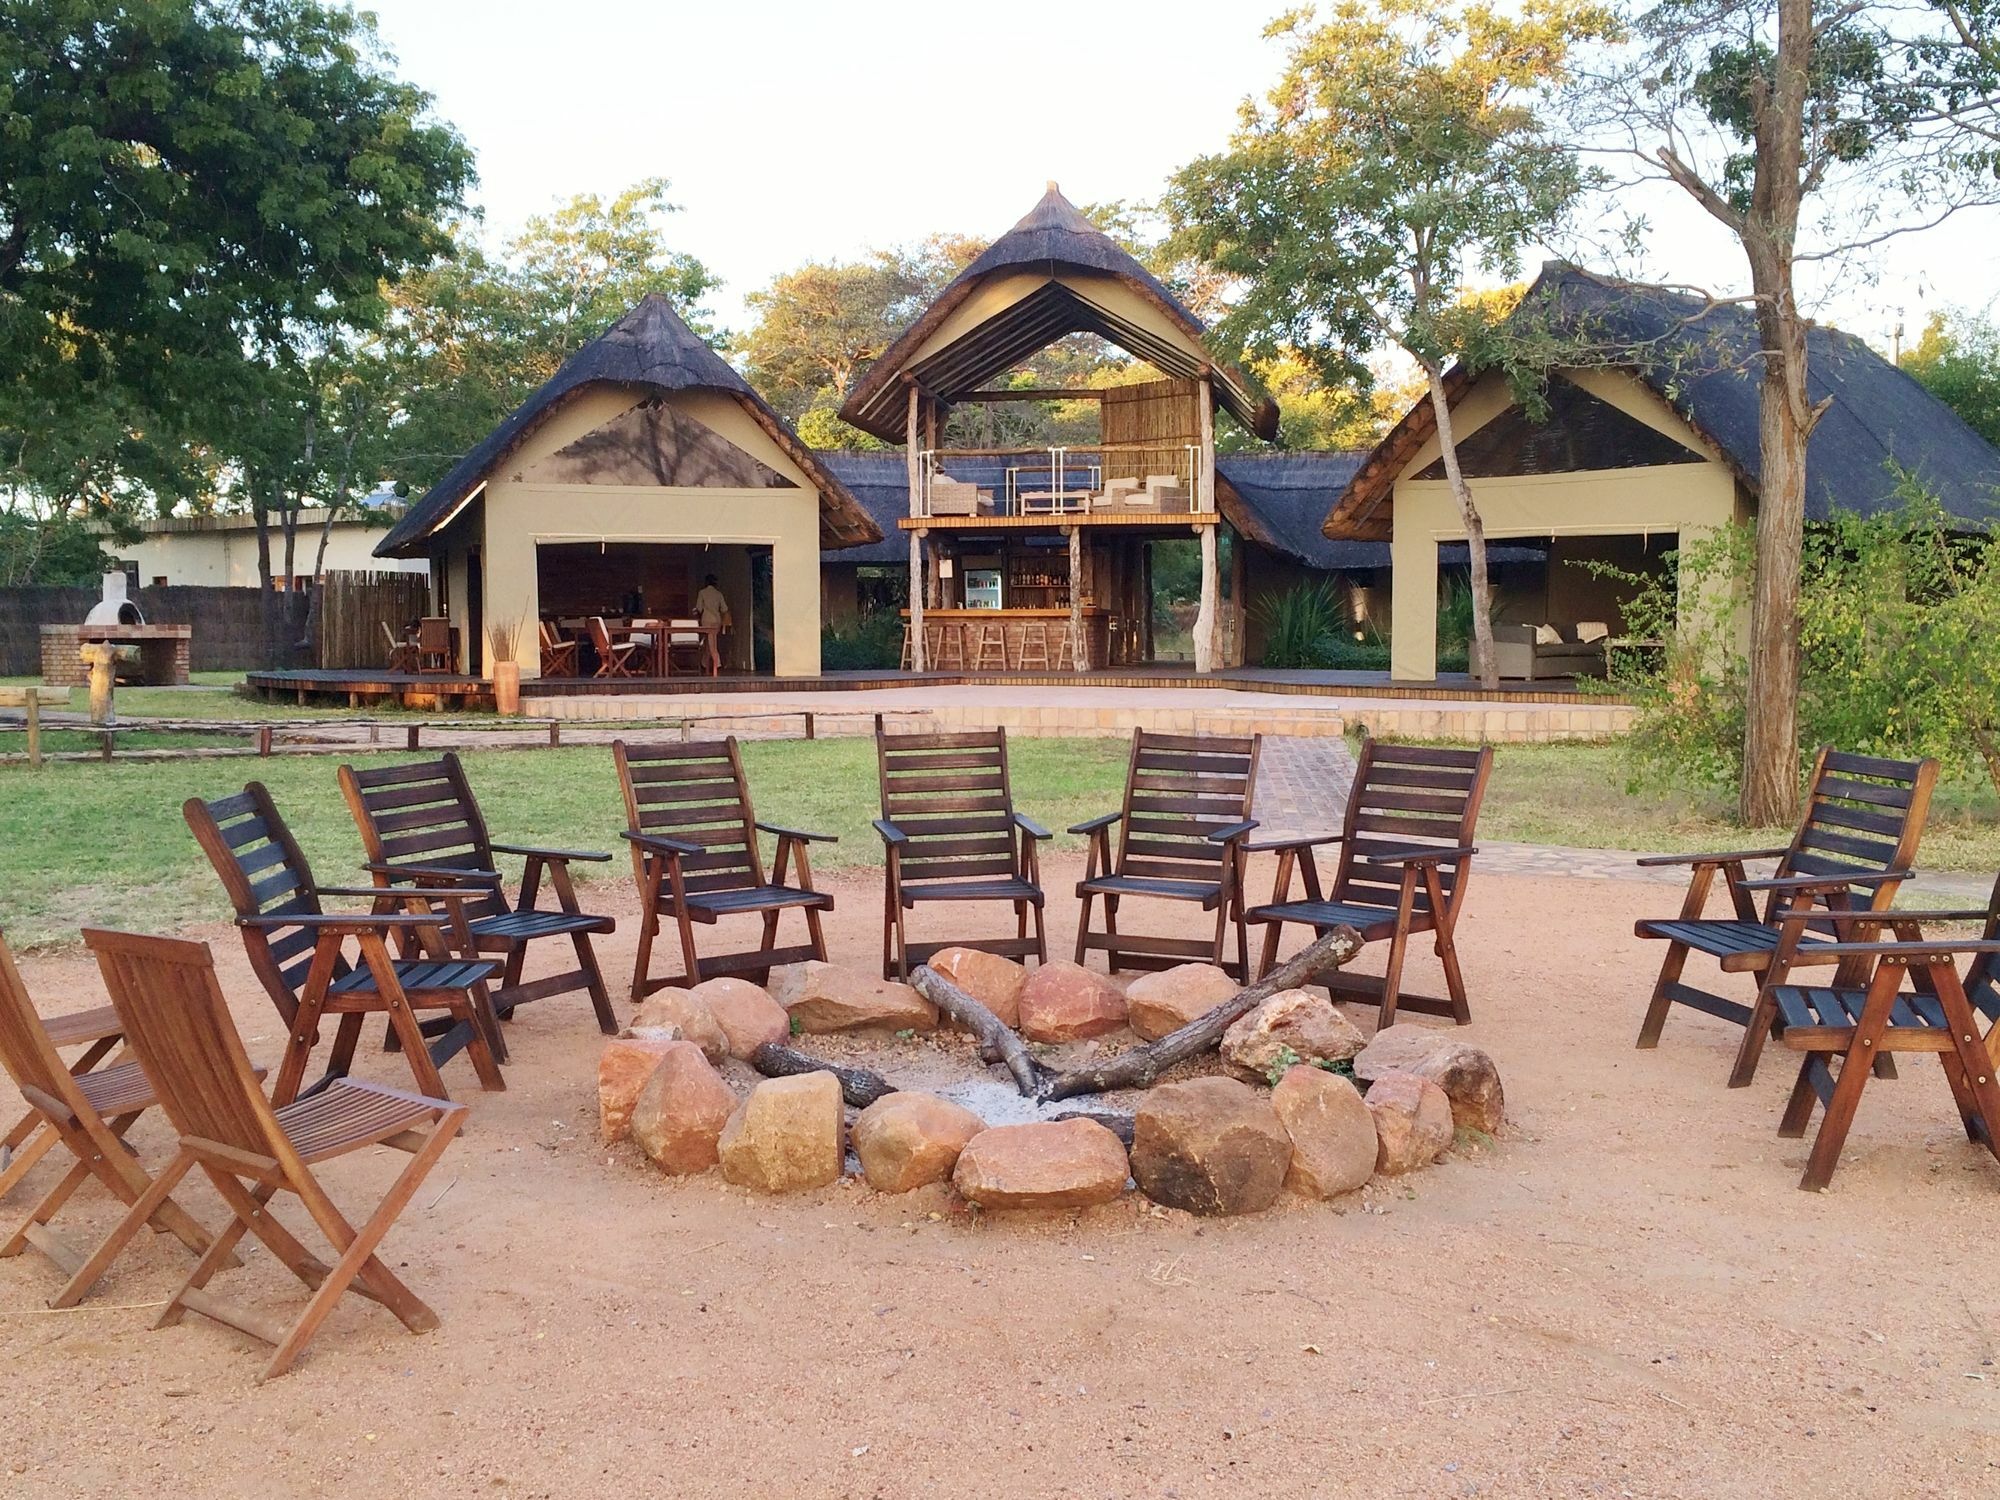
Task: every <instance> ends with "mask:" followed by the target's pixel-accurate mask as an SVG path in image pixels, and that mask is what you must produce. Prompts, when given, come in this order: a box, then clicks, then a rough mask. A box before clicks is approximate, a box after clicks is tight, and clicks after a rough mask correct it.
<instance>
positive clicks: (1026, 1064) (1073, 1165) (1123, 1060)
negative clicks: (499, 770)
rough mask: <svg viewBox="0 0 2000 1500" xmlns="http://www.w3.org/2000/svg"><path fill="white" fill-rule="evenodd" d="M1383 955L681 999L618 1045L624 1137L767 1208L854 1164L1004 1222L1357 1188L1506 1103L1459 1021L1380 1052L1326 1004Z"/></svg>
mask: <svg viewBox="0 0 2000 1500" xmlns="http://www.w3.org/2000/svg"><path fill="white" fill-rule="evenodd" d="M1358 946H1359V944H1358V940H1357V939H1356V938H1355V936H1354V934H1353V933H1351V932H1349V931H1348V930H1346V929H1341V930H1339V931H1338V932H1336V933H1333V934H1329V935H1328V936H1326V937H1324V938H1322V939H1320V940H1319V942H1317V943H1316V944H1314V945H1313V946H1312V948H1310V949H1308V950H1307V951H1306V952H1304V953H1301V954H1299V955H1297V956H1295V957H1294V958H1293V959H1291V960H1288V961H1287V962H1286V963H1284V964H1281V965H1279V966H1278V967H1277V969H1276V970H1275V971H1274V972H1273V973H1272V974H1271V975H1270V976H1267V978H1266V979H1265V980H1263V981H1260V982H1259V983H1258V984H1255V985H1250V986H1247V987H1246V986H1239V985H1237V984H1236V983H1234V982H1233V981H1231V980H1230V979H1229V978H1228V976H1227V975H1225V974H1223V972H1222V971H1221V970H1219V969H1213V968H1210V967H1209V966H1207V965H1201V964H1189V965H1184V966H1182V967H1181V968H1180V969H1176V970H1172V971H1169V972H1167V973H1164V974H1157V975H1149V976H1144V977H1143V978H1142V979H1139V980H1135V981H1133V982H1132V983H1131V984H1130V985H1129V986H1128V988H1127V990H1126V991H1121V990H1120V988H1119V987H1118V986H1117V985H1116V984H1115V983H1113V982H1112V981H1110V980H1108V979H1107V978H1106V977H1105V976H1103V975H1101V974H1096V973H1093V972H1090V971H1088V970H1085V969H1083V968H1081V967H1079V966H1077V965H1075V964H1065V963H1051V964H1045V965H1043V966H1042V967H1040V968H1039V969H1037V970H1035V971H1033V972H1032V973H1028V972H1027V971H1024V970H1023V969H1022V968H1021V967H1020V966H1019V965H1017V964H1015V963H1013V962H1012V961H1011V960H1007V959H1000V958H994V957H991V956H989V955H983V954H978V953H974V952H970V951H968V950H963V949H955V950H947V951H946V952H944V953H941V954H939V955H938V956H937V958H936V959H934V960H933V963H934V965H935V967H925V968H921V969H919V970H918V971H917V972H916V973H915V974H914V975H913V976H912V984H910V985H902V984H897V983H894V982H893V981H884V980H880V979H877V978H875V977H874V976H872V975H865V974H861V973H858V972H855V971H852V970H845V969H842V968H840V967H838V966H836V965H833V964H827V963H818V962H814V963H807V964H802V965H797V966H794V967H792V968H790V969H780V970H777V971H775V972H774V973H773V974H772V976H771V983H770V986H769V989H768V990H766V989H765V988H763V987H761V986H757V985H753V984H750V983H747V982H745V981H744V980H741V979H716V980H710V981H708V982H707V983H705V984H701V985H697V986H695V987H694V988H693V989H690V990H680V989H667V990H663V991H661V992H659V993H658V994H656V995H655V996H653V997H652V998H651V999H649V1000H647V1001H646V1002H645V1003H644V1004H643V1005H642V1006H641V1007H640V1010H639V1012H638V1013H637V1014H636V1015H635V1016H634V1017H633V1019H632V1024H631V1027H630V1028H629V1029H628V1030H627V1031H626V1032H625V1033H624V1034H623V1035H622V1036H621V1037H619V1038H618V1039H615V1040H613V1041H611V1042H610V1043H608V1044H607V1046H606V1048H605V1051H604V1054H603V1057H602V1060H601V1062H600V1066H599V1074H598V1102H599V1107H600V1111H601V1114H602V1121H603V1127H604V1136H605V1139H606V1140H607V1141H618V1140H624V1139H627V1138H629V1139H630V1140H631V1141H632V1142H633V1143H634V1144H635V1145H636V1146H637V1147H638V1148H639V1150H640V1151H642V1152H643V1153H644V1154H645V1156H646V1157H648V1158H650V1159H651V1161H652V1162H653V1164H654V1165H656V1166H658V1167H659V1168H660V1169H661V1170H662V1171H664V1172H666V1173H667V1174H669V1175H670V1176H675V1177H685V1176H690V1175H695V1174H700V1173H702V1172H705V1171H707V1170H708V1169H710V1168H714V1167H718V1166H719V1167H720V1170H721V1175H722V1176H723V1177H724V1178H726V1179H727V1180H729V1181H731V1182H734V1183H738V1184H740V1185H743V1186H748V1187H753V1188H756V1189H759V1190H761V1191H765V1192H788V1191H794V1190H800V1189H809V1188H815V1187H823V1186H826V1185H827V1184H829V1183H832V1182H834V1181H836V1180H838V1179H839V1178H840V1177H842V1176H843V1175H844V1174H847V1173H853V1174H854V1175H857V1176H859V1177H861V1178H863V1179H865V1180H866V1181H867V1183H868V1184H869V1185H870V1186H871V1187H873V1188H875V1189H876V1190H878V1191H882V1192H889V1193H900V1192H906V1191H911V1190H913V1189H916V1188H919V1187H936V1186H944V1187H947V1188H948V1189H949V1191H951V1192H952V1193H953V1194H954V1195H955V1197H954V1199H953V1201H957V1200H960V1199H962V1200H964V1201H965V1202H966V1203H969V1204H972V1205H976V1206H978V1207H980V1208H985V1209H1000V1208H1082V1207H1088V1206H1090V1205H1092V1204H1101V1203H1108V1202H1111V1201H1113V1200H1114V1199H1116V1198H1118V1197H1120V1196H1121V1195H1122V1194H1123V1193H1124V1192H1125V1191H1126V1185H1127V1181H1128V1179H1131V1180H1136V1182H1137V1185H1138V1187H1139V1190H1140V1191H1141V1192H1142V1193H1143V1194H1144V1195H1145V1196H1146V1197H1148V1198H1150V1199H1152V1200H1153V1201H1154V1202H1156V1203H1159V1204H1163V1205H1165V1206H1167V1207H1170V1208H1180V1209H1185V1210H1188V1211H1191V1212H1194V1213H1200V1214H1235V1213H1250V1212H1256V1211H1259V1210H1261V1209H1266V1208H1269V1207H1271V1206H1273V1204H1275V1203H1276V1202H1277V1201H1278V1199H1279V1198H1280V1197H1281V1196H1283V1195H1285V1194H1287V1193H1289V1194H1291V1195H1293V1196H1296V1197H1299V1198H1303V1199H1308V1200H1310V1199H1327V1198H1334V1197H1338V1196H1340V1195H1342V1194H1345V1193H1348V1192H1352V1191H1355V1190H1356V1189H1359V1188H1361V1187H1363V1186H1364V1185H1366V1184H1367V1182H1368V1181H1369V1180H1370V1179H1371V1178H1373V1177H1376V1176H1378V1175H1395V1174H1399V1173H1402V1172H1408V1171H1414V1170H1417V1169H1420V1168H1422V1167H1424V1166H1426V1165H1428V1164H1429V1163H1430V1162H1432V1161H1434V1160H1436V1159H1437V1158H1438V1157H1439V1156H1440V1155H1442V1154H1443V1153H1444V1152H1445V1151H1447V1150H1449V1149H1450V1148H1451V1147H1452V1146H1453V1145H1454V1143H1455V1141H1460V1140H1484V1139H1486V1138H1487V1137H1488V1136H1490V1134H1491V1132H1492V1131H1493V1129H1494V1128H1495V1127H1496V1126H1497V1125H1498V1123H1499V1120H1500V1115H1501V1110H1502V1108H1503V1105H1502V1099H1501V1094H1500V1086H1499V1077H1498V1075H1497V1073H1496V1072H1494V1070H1493V1065H1492V1060H1491V1058H1489V1057H1488V1056H1487V1055H1486V1054H1485V1053H1484V1052H1482V1051H1480V1050H1479V1049H1478V1048H1476V1047H1471V1046H1468V1045H1467V1044H1465V1043H1464V1042H1463V1041H1460V1040H1459V1039H1458V1038H1457V1037H1456V1036H1455V1035H1454V1034H1453V1032H1452V1031H1450V1030H1445V1029H1439V1028H1434V1027H1425V1026H1409V1025H1402V1026H1393V1027H1390V1028H1388V1029H1387V1030H1385V1031H1383V1032H1381V1033H1380V1034H1379V1035H1378V1036H1377V1037H1376V1038H1375V1039H1374V1040H1373V1041H1367V1040H1366V1039H1364V1038H1363V1036H1362V1034H1361V1033H1360V1032H1359V1031H1358V1030H1357V1029H1356V1028H1355V1027H1354V1026H1353V1025H1352V1024H1351V1023H1350V1022H1349V1021H1348V1020H1347V1019H1346V1017H1345V1016H1344V1015H1341V1014H1340V1013H1339V1012H1338V1010H1337V1009H1336V1007H1334V1006H1333V1005H1332V1004H1331V1003H1330V1002H1329V1001H1328V1000H1327V999H1325V998H1323V997H1322V995H1320V994H1318V993H1313V992H1310V991H1308V990H1307V989H1306V988H1304V986H1306V985H1308V984H1310V983H1312V982H1313V981H1314V980H1315V979H1317V978H1318V977H1319V976H1320V975H1321V974H1322V973H1323V971H1325V970H1327V969H1330V968H1334V967H1337V966H1338V965H1339V964H1341V963H1344V962H1345V961H1346V959H1347V958H1348V957H1349V956H1351V954H1352V953H1353V951H1354V950H1355V948H1356V947H1358ZM975 991H977V992H978V994H977V995H975V993H974V992H975ZM941 1023H942V1024H943V1025H944V1026H945V1027H947V1028H955V1029H946V1030H938V1029H936V1028H938V1027H939V1026H940V1024H941ZM1135 1034H1136V1036H1137V1037H1138V1038H1139V1042H1138V1044H1137V1045H1131V1044H1129V1043H1127V1042H1126V1041H1125V1040H1124V1038H1127V1037H1131V1036H1133V1035H1135ZM878 1069H879V1070H880V1071H878ZM1364 1091H1365V1092H1364ZM850 1111H852V1112H854V1113H853V1115H852V1118H851V1119H850V1118H849V1112H850ZM850 1149H851V1151H852V1153H853V1157H852V1161H853V1164H852V1166H849V1165H847V1162H848V1160H849V1152H850Z"/></svg>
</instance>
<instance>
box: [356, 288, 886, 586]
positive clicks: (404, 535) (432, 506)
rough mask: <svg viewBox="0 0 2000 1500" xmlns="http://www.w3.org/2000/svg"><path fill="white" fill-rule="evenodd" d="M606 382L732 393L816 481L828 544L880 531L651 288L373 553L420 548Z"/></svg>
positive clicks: (413, 552) (407, 553)
mask: <svg viewBox="0 0 2000 1500" xmlns="http://www.w3.org/2000/svg"><path fill="white" fill-rule="evenodd" d="M598 385H614V386H623V387H628V388H635V389H637V390H639V391H642V392H646V393H651V394H666V393H670V392H674V391H694V390H704V391H717V392H720V393H721V394H723V395H726V396H730V397H732V398H734V399H735V400H736V402H737V403H738V404H739V405H741V406H742V407H743V409H744V410H745V411H747V412H748V413H749V414H750V416H751V417H752V418H753V419H754V420H755V421H756V422H757V425H758V426H760V427H762V428H763V429H764V431H765V432H766V433H768V434H769V435H770V437H771V439H772V441H774V442H775V443H777V445H778V446H779V447H780V448H782V449H783V450H784V452H785V454H786V456H787V457H789V458H790V459H791V460H792V462H794V463H796V464H797V465H798V466H799V467H800V468H801V469H802V470H804V471H805V474H806V476H807V477H808V478H809V479H810V480H811V481H812V482H813V485H814V487H815V488H817V489H818V491H819V495H820V536H821V539H822V541H823V542H824V543H825V544H826V545H827V546H831V547H838V546H843V545H846V544H849V543H853V542H868V541H879V540H880V539H881V533H880V532H879V531H878V530H877V529H876V527H875V523H874V522H873V521H871V520H870V519H869V518H868V513H867V512H866V511H864V510H863V509H862V508H861V507H860V506H859V505H857V504H855V501H854V497H853V496H852V495H850V494H849V493H848V492H847V490H846V489H845V488H844V487H843V486H842V485H841V483H840V481H839V480H838V479H836V478H834V477H833V475H832V474H830V473H828V472H827V471H826V470H825V469H824V468H823V467H821V465H820V462H819V457H818V455H817V454H816V453H815V452H814V451H813V450H812V449H810V448H808V447H807V446H806V445H805V444H804V443H802V442H800V441H799V436H798V434H797V433H795V432H793V431H792V429H791V428H790V427H789V426H787V425H786V423H785V421H784V419H783V418H781V417H780V416H779V415H778V414H777V413H776V412H774V411H772V410H771V408H770V407H769V406H767V405H765V404H764V401H763V399H762V398H761V397H760V396H758V395H757V393H756V392H755V391H753V390H751V389H750V387H749V385H748V384H747V383H746V382H745V381H744V379H743V377H742V376H741V375H739V374H737V373H736V372H735V371H734V370H732V369H731V368H730V367H729V366H728V365H727V364H726V363H724V361H723V359H722V357H721V356H720V355H718V354H717V353H716V352H715V351H714V350H713V349H711V348H709V346H708V345H707V344H706V343H704V342H703V341H702V340H701V339H700V338H699V337H697V336H696V334H695V332H694V330H693V329H691V328H689V327H688V326H687V324H686V323H684V322H682V321H681V319H680V315H679V314H677V313H676V312H675V311H674V310H673V307H672V305H671V304H669V303H668V301H667V299H666V298H664V297H662V296H660V295H659V294H658V293H652V294H649V295H648V296H647V297H646V298H644V300H642V301H641V302H640V303H639V305H638V306H637V307H635V308H633V309H632V310H631V311H630V312H628V313H626V314H625V316H624V317H622V318H620V319H619V320H618V321H617V322H616V323H613V324H612V325H611V326H610V327H609V328H607V329H606V330H605V331H604V332H603V333H602V334H600V335H598V337H596V338H594V339H592V340H591V341H590V342H589V343H588V344H585V345H584V346H583V347H582V348H581V349H579V350H577V351H576V353H575V354H573V355H571V356H570V357H569V359H567V360H566V361H564V363H563V367H562V368H561V369H560V370H558V371H556V373H555V374H554V375H552V376H550V377H549V379H548V380H547V381H546V382H544V383H543V385H542V386H541V388H540V389H539V390H537V391H536V392H535V393H534V394H533V395H532V396H530V397H528V399H527V400H526V401H523V402H522V403H521V404H520V406H518V407H516V408H515V409H514V411H513V413H512V414H511V415H509V416H508V417H507V419H506V420H505V421H503V422H502V423H501V424H500V425H499V426H498V427H496V428H494V429H493V430H492V431H491V432H490V433H488V434H487V435H486V438H485V440H484V441H482V442H481V443H480V444H479V445H478V446H477V447H475V448H474V449H473V450H472V451H471V452H470V453H468V454H466V455H465V457H464V458H462V459H460V460H459V461H458V463H457V464H456V465H454V466H453V468H452V470H451V472H450V473H448V474H446V475H445V476H444V478H442V479H440V480H439V481H438V482H437V483H436V484H434V485H432V486H431V489H430V492H429V493H428V494H426V495H425V496H424V497H423V499H421V500H419V501H418V502H417V503H416V504H415V505H412V506H411V507H410V508H409V510H408V511H407V512H405V513H404V516H403V518H402V520H400V521H398V522H397V523H396V525H395V527H394V529H392V530H391V531H390V533H389V534H388V535H387V536H386V537H384V538H383V539H382V541H381V542H380V543H379V544H378V545H377V546H376V548H375V555H376V556H377V557H411V556H421V555H422V554H423V551H424V542H425V540H426V539H427V538H428V537H429V536H430V534H431V533H432V532H433V531H435V530H437V529H438V528H439V527H440V526H442V525H443V524H444V523H445V522H446V521H448V520H449V519H451V517H452V516H453V515H454V514H455V513H456V512H457V510H458V508H459V506H460V505H461V504H463V503H464V501H466V500H467V499H468V498H469V497H470V496H471V495H472V494H473V493H474V492H475V491H476V490H477V489H478V487H479V486H480V485H481V484H482V483H483V482H484V481H485V480H486V479H487V478H488V477H489V476H490V475H491V474H492V472H493V471H494V469H496V468H498V467H499V465H500V463H501V462H502V461H503V460H504V459H505V458H506V457H507V455H508V454H510V453H512V452H513V451H514V450H515V448H517V447H518V446H520V444H521V442H522V441H523V440H524V439H525V438H526V437H527V436H528V434H529V433H530V432H532V431H534V429H535V428H536V427H538V426H539V425H540V424H541V423H542V422H543V421H544V420H546V419H547V418H548V417H549V416H550V415H551V414H552V413H553V412H555V411H556V410H557V409H558V408H559V407H561V406H562V405H563V404H564V403H565V402H566V401H568V400H569V399H570V398H571V397H573V396H575V395H576V394H577V393H578V392H579V391H582V390H585V389H587V388H589V387H592V386H598Z"/></svg>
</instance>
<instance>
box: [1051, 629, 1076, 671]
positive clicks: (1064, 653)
mask: <svg viewBox="0 0 2000 1500" xmlns="http://www.w3.org/2000/svg"><path fill="white" fill-rule="evenodd" d="M1077 644H1078V642H1077V638H1076V625H1075V623H1074V622H1073V621H1070V620H1067V619H1066V620H1064V621H1063V622H1062V634H1061V635H1059V636H1058V637H1056V670H1057V671H1058V672H1060V671H1061V670H1062V669H1063V668H1064V667H1067V668H1069V670H1070V671H1072V672H1074V671H1076V670H1077V664H1078V652H1077Z"/></svg>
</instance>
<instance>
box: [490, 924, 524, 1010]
mask: <svg viewBox="0 0 2000 1500" xmlns="http://www.w3.org/2000/svg"><path fill="white" fill-rule="evenodd" d="M527 960H528V945H527V943H526V942H522V941H517V942H512V943H509V944H508V945H507V958H506V960H505V963H504V964H503V966H502V968H501V970H500V993H501V994H502V995H511V994H513V993H514V991H515V990H516V989H518V988H519V987H520V983H521V967H522V965H524V964H525V963H526V962H527ZM496 1009H497V1011H498V1013H499V1016H500V1019H501V1020H503V1021H511V1020H513V1019H514V1002H513V1001H511V1000H502V1001H501V1002H500V1003H499V1004H498V1006H497V1007H496Z"/></svg>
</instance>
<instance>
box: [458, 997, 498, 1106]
mask: <svg viewBox="0 0 2000 1500" xmlns="http://www.w3.org/2000/svg"><path fill="white" fill-rule="evenodd" d="M451 1014H452V1015H454V1016H456V1017H458V1020H459V1024H460V1025H462V1026H464V1027H465V1029H466V1030H467V1031H469V1032H471V1033H472V1035H471V1037H470V1038H469V1039H468V1040H467V1042H466V1044H465V1051H466V1055H467V1056H468V1057H470V1058H471V1059H472V1071H473V1073H474V1074H476V1075H477V1076H478V1079H479V1086H480V1087H481V1088H483V1089H485V1090H486V1091H487V1092H489V1093H502V1092H504V1091H505V1090H506V1087H507V1080H506V1078H505V1077H504V1076H502V1074H501V1072H500V1061H499V1059H498V1058H496V1057H495V1056H494V1055H493V1037H492V1035H491V1033H489V1032H488V1030H487V1028H486V1018H485V1017H484V1016H482V1015H481V1014H480V1013H479V1002H478V1001H477V1000H476V999H474V998H473V996H472V995H471V994H470V993H467V994H463V995H461V996H460V997H459V999H458V1002H457V1003H456V1004H454V1005H453V1006H452V1007H451ZM495 1029H496V1030H497V1029H498V1028H495Z"/></svg>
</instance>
